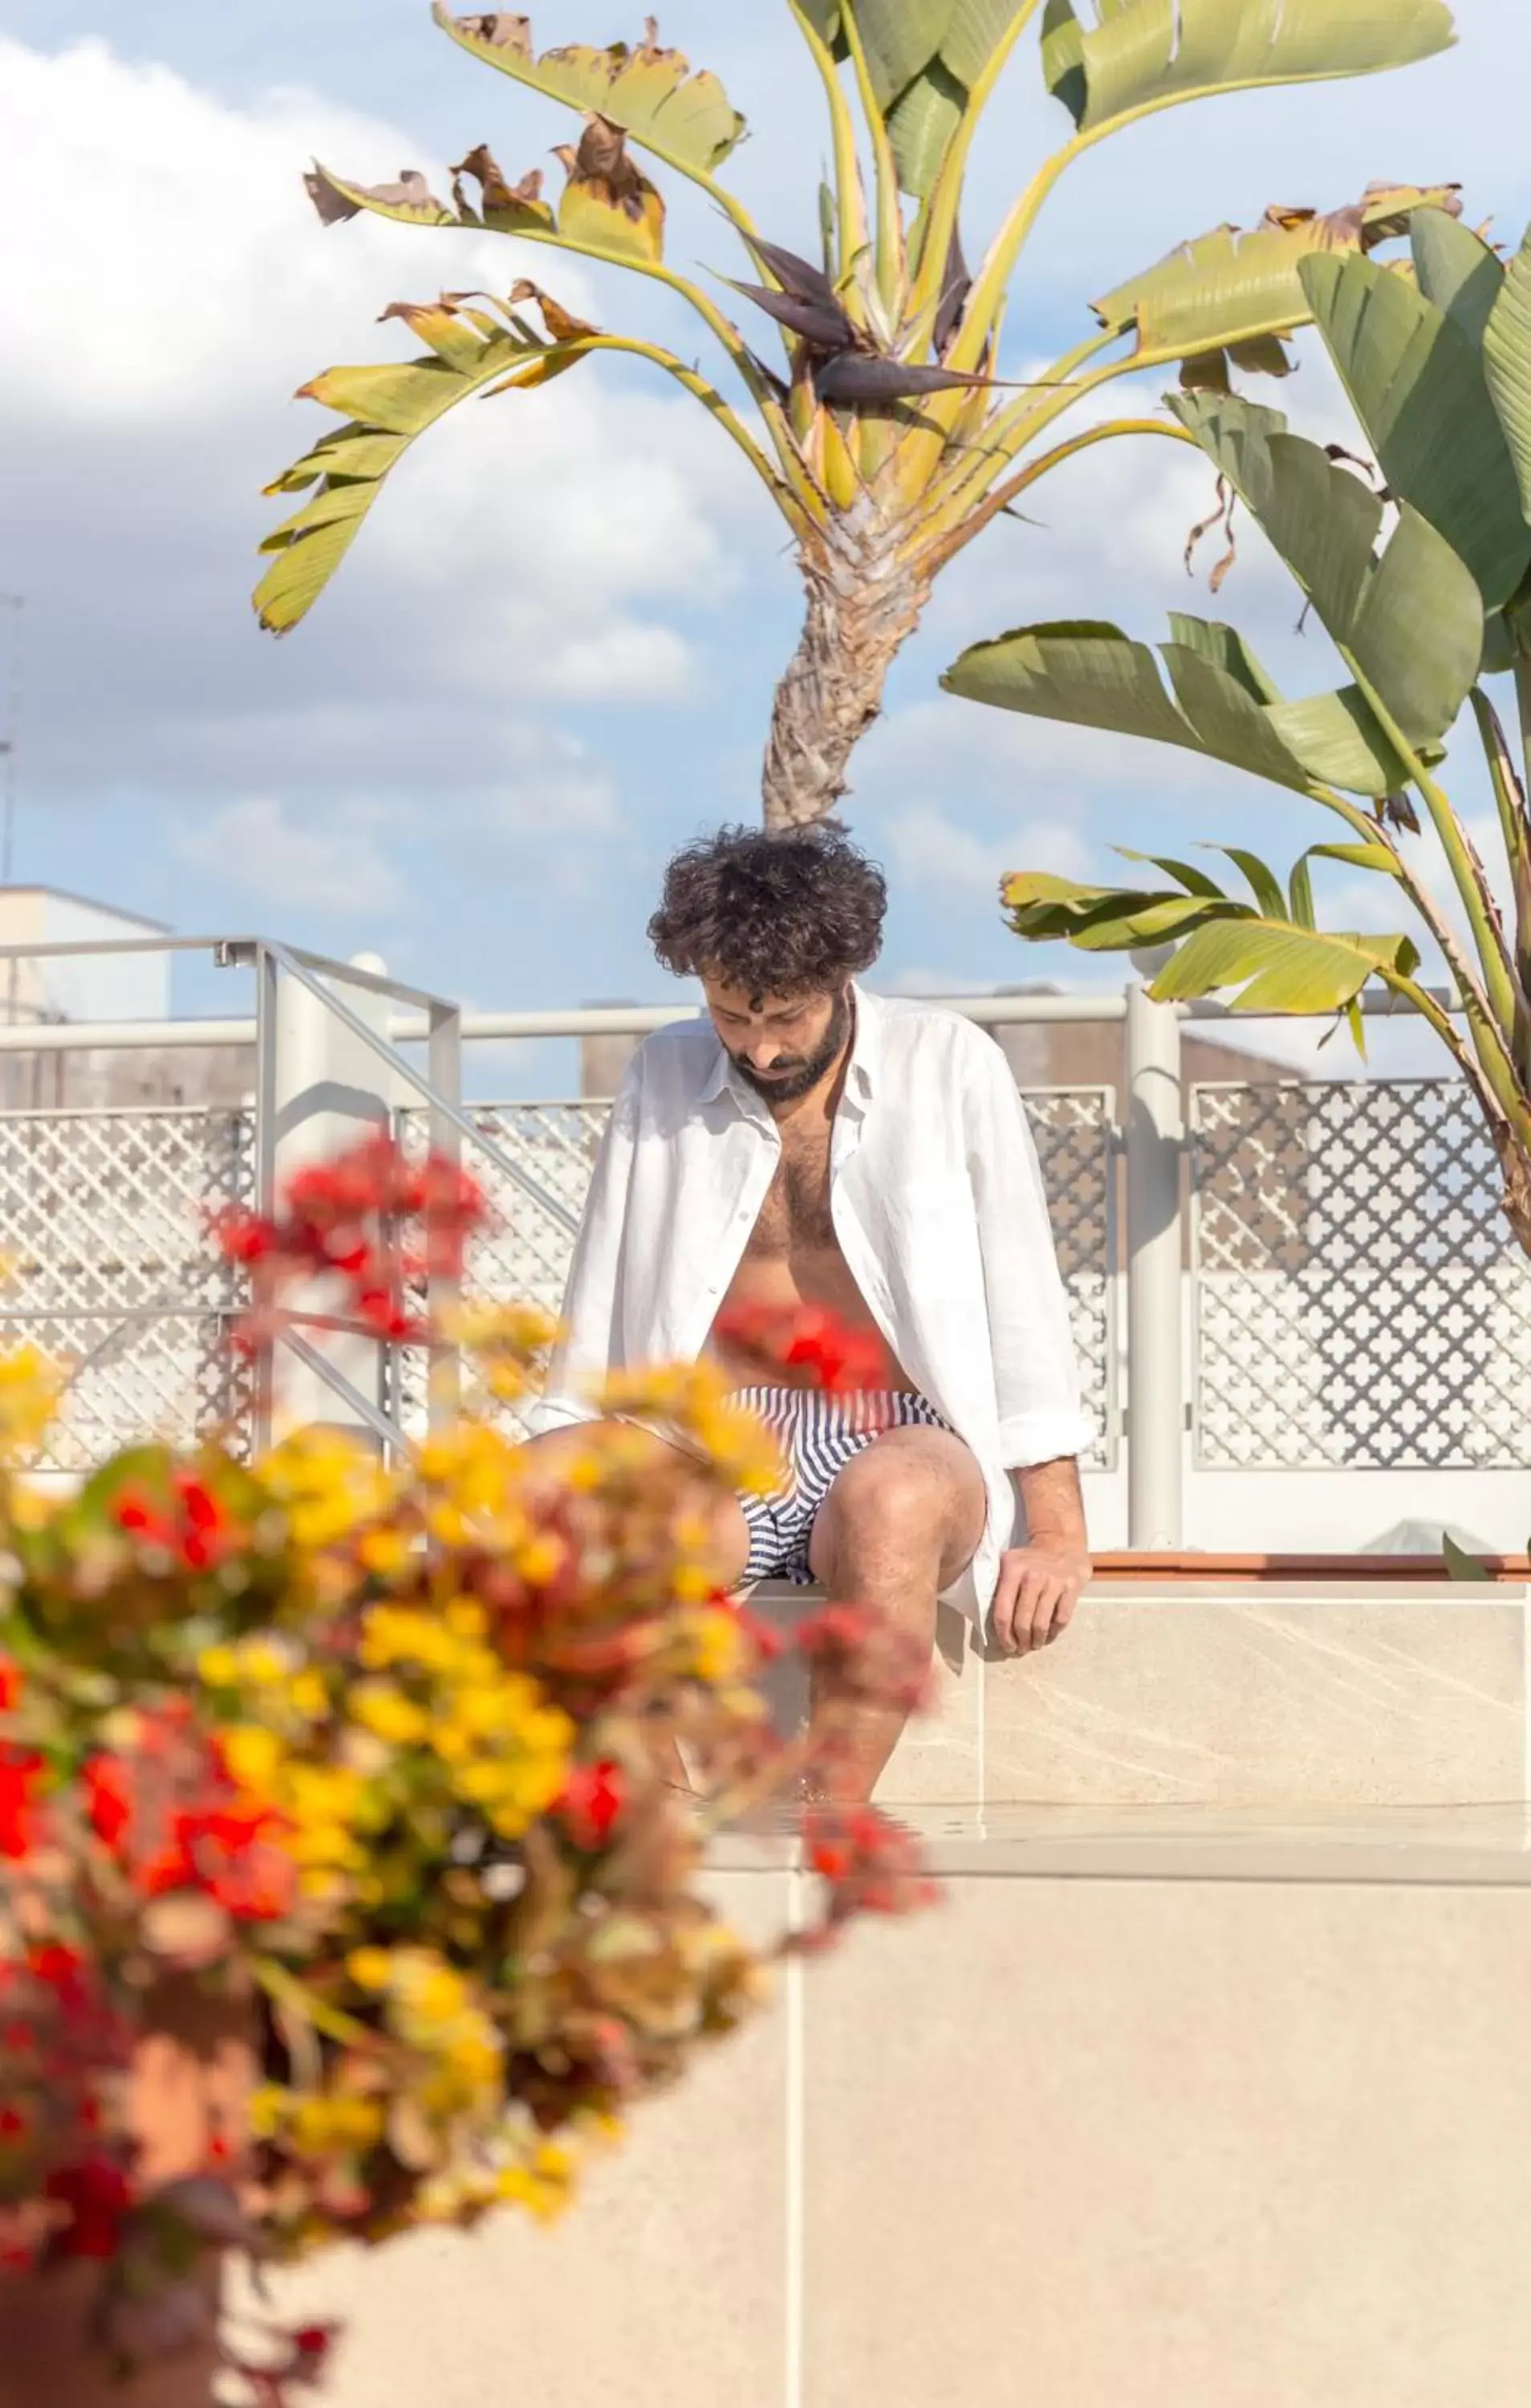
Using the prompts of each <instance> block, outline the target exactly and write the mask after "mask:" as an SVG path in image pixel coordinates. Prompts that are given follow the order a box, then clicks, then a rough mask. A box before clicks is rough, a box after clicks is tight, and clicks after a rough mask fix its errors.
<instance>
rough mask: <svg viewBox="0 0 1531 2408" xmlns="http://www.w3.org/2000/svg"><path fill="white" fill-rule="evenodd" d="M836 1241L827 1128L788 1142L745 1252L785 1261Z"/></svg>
mask: <svg viewBox="0 0 1531 2408" xmlns="http://www.w3.org/2000/svg"><path fill="white" fill-rule="evenodd" d="M836 1243H837V1240H836V1236H835V1222H834V1216H833V1214H832V1213H831V1211H830V1205H829V1131H828V1129H827V1128H826V1129H824V1130H823V1132H822V1133H821V1132H819V1131H817V1130H815V1131H813V1132H811V1133H809V1134H808V1135H806V1136H804V1137H802V1138H796V1139H794V1140H793V1141H791V1142H789V1143H784V1144H783V1146H782V1150H781V1159H780V1162H779V1163H778V1165H777V1168H776V1175H775V1177H774V1178H773V1179H772V1181H771V1184H770V1187H769V1189H768V1190H767V1192H766V1197H765V1202H764V1204H762V1206H761V1208H760V1212H759V1215H758V1217H757V1219H756V1221H755V1226H754V1228H753V1229H752V1230H751V1235H750V1242H749V1244H748V1246H747V1247H746V1248H745V1255H746V1259H751V1258H752V1259H754V1260H755V1261H762V1260H765V1261H780V1260H782V1259H783V1258H785V1257H788V1256H790V1255H793V1254H804V1253H822V1252H823V1250H824V1249H825V1248H826V1247H832V1246H834V1245H835V1244H836Z"/></svg>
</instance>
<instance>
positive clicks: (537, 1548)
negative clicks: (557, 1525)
mask: <svg viewBox="0 0 1531 2408" xmlns="http://www.w3.org/2000/svg"><path fill="white" fill-rule="evenodd" d="M564 1558H565V1546H564V1541H563V1540H562V1539H559V1538H555V1537H554V1535H553V1533H552V1532H551V1530H544V1531H542V1532H541V1533H540V1534H539V1535H538V1536H537V1538H535V1539H528V1541H526V1544H525V1545H524V1546H523V1547H518V1548H517V1549H516V1552H515V1554H514V1555H513V1556H512V1558H511V1560H512V1562H513V1563H514V1565H515V1568H516V1570H517V1571H518V1572H519V1573H520V1575H521V1577H522V1580H523V1581H524V1582H525V1583H526V1584H527V1586H528V1588H546V1587H547V1585H548V1584H549V1582H550V1581H553V1580H556V1579H557V1577H558V1574H559V1573H560V1571H562V1570H563V1568H564Z"/></svg>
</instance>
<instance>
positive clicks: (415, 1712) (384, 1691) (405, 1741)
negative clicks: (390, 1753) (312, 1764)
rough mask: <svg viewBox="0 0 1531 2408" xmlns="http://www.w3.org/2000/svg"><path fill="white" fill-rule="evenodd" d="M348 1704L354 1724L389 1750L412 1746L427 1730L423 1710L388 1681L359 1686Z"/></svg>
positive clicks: (427, 1719)
mask: <svg viewBox="0 0 1531 2408" xmlns="http://www.w3.org/2000/svg"><path fill="white" fill-rule="evenodd" d="M347 1703H348V1707H349V1711H350V1713H351V1719H352V1720H353V1721H354V1722H359V1723H360V1724H361V1726H362V1727H363V1729H364V1730H369V1731H371V1732H372V1733H373V1734H374V1735H375V1736H376V1737H377V1738H378V1739H381V1740H386V1741H387V1742H389V1744H390V1746H392V1747H409V1746H411V1745H412V1744H413V1743H414V1742H415V1741H417V1740H421V1739H423V1738H424V1736H425V1733H426V1731H427V1729H428V1728H429V1727H430V1724H429V1717H428V1716H427V1715H426V1714H425V1713H424V1712H423V1711H422V1708H421V1707H419V1706H417V1705H416V1703H415V1701H414V1699H412V1698H408V1697H406V1696H405V1693H404V1691H403V1690H402V1689H396V1688H395V1687H394V1686H393V1683H392V1682H391V1681H362V1682H359V1683H358V1684H357V1685H356V1687H355V1688H354V1689H352V1691H351V1696H350V1698H349V1699H348V1701H347Z"/></svg>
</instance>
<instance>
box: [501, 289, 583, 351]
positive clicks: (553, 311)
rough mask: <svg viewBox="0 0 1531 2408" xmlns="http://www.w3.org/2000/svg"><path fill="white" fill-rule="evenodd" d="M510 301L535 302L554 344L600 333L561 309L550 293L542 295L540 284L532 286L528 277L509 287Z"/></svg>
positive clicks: (573, 341) (559, 303)
mask: <svg viewBox="0 0 1531 2408" xmlns="http://www.w3.org/2000/svg"><path fill="white" fill-rule="evenodd" d="M510 299H511V302H512V304H514V303H516V302H518V301H535V302H536V303H537V308H539V309H540V310H541V312H542V322H543V323H544V325H545V326H546V327H547V329H548V332H549V334H550V335H551V337H552V338H553V341H554V342H555V343H578V342H579V341H580V340H581V339H582V338H583V337H585V336H586V335H596V334H599V332H600V328H599V327H598V326H592V325H591V324H589V323H588V322H587V321H586V320H585V319H583V318H576V317H575V316H574V315H573V313H572V311H570V310H568V309H565V308H564V307H563V305H562V303H561V302H558V301H555V300H554V299H553V297H552V295H551V293H544V291H543V290H542V287H541V285H540V284H534V283H533V281H532V279H531V278H530V277H529V276H523V277H522V278H521V279H520V280H519V282H517V283H515V284H513V285H512V286H511V287H510Z"/></svg>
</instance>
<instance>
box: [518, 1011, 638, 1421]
mask: <svg viewBox="0 0 1531 2408" xmlns="http://www.w3.org/2000/svg"><path fill="white" fill-rule="evenodd" d="M642 1061H643V1057H642V1054H641V1053H639V1054H635V1056H634V1058H633V1060H632V1061H631V1062H630V1063H629V1065H628V1068H627V1072H626V1075H625V1077H624V1078H623V1080H622V1087H621V1090H620V1092H619V1094H618V1096H617V1099H616V1101H615V1103H614V1104H613V1105H612V1107H611V1112H610V1117H609V1118H608V1122H607V1125H606V1129H605V1133H604V1134H603V1136H602V1139H601V1143H600V1148H599V1151H598V1152H597V1154H596V1156H595V1168H594V1171H593V1173H592V1174H591V1182H590V1190H589V1193H588V1195H587V1197H586V1199H585V1209H584V1214H583V1217H582V1218H581V1220H580V1223H579V1237H578V1238H577V1239H576V1240H575V1244H574V1256H573V1260H572V1262H571V1263H570V1266H569V1277H568V1285H567V1287H566V1288H565V1294H564V1310H563V1315H562V1319H563V1325H564V1329H563V1336H562V1338H561V1340H560V1341H559V1343H558V1345H557V1347H556V1348H555V1349H554V1351H553V1355H552V1360H551V1363H550V1364H549V1367H548V1378H547V1383H546V1385H545V1387H544V1389H543V1393H542V1395H541V1396H540V1398H538V1399H537V1403H536V1404H535V1405H533V1406H531V1407H530V1408H529V1410H528V1411H527V1412H526V1414H525V1421H526V1424H527V1426H528V1428H529V1429H530V1430H531V1432H532V1434H533V1436H534V1437H541V1436H542V1435H543V1433H544V1432H545V1431H548V1430H553V1429H563V1428H566V1427H567V1426H570V1425H571V1424H574V1423H578V1422H589V1421H594V1419H595V1418H596V1411H595V1407H594V1405H593V1404H592V1402H591V1391H592V1389H593V1388H594V1386H595V1385H596V1384H597V1383H599V1382H600V1381H601V1380H603V1379H604V1378H605V1377H606V1375H607V1373H608V1371H610V1370H611V1369H614V1368H615V1367H616V1366H617V1365H618V1364H619V1363H620V1361H621V1353H622V1350H621V1345H620V1342H619V1326H620V1325H619V1318H618V1316H619V1312H620V1310H621V1300H622V1298H621V1290H622V1233H623V1230H624V1228H625V1226H626V1222H627V1197H628V1189H629V1186H630V1183H631V1181H632V1175H633V1158H634V1153H635V1150H636V1146H637V1127H638V1110H639V1098H640V1094H641V1089H642V1080H643V1068H642Z"/></svg>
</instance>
